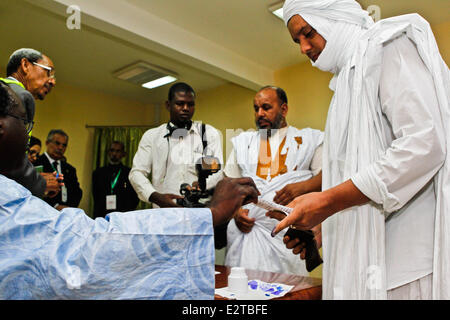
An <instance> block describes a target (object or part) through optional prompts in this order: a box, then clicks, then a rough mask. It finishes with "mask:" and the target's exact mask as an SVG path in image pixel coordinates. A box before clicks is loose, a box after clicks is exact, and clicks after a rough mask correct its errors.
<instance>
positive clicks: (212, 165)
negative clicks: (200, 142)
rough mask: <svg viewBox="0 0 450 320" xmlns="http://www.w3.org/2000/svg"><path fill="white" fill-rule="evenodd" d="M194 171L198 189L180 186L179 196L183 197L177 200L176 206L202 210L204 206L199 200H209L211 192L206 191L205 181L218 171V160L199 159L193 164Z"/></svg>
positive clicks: (208, 157) (212, 158) (184, 185)
mask: <svg viewBox="0 0 450 320" xmlns="http://www.w3.org/2000/svg"><path fill="white" fill-rule="evenodd" d="M195 170H196V171H197V175H198V186H199V189H197V188H193V187H191V186H190V185H189V184H187V183H183V184H181V186H180V194H181V195H182V196H184V198H182V199H177V204H178V205H180V206H182V207H185V208H204V207H206V205H205V204H204V203H201V202H200V199H206V198H209V197H210V196H211V195H212V193H213V190H209V191H208V190H206V179H207V178H208V177H209V176H210V175H212V174H214V173H216V172H218V171H219V170H220V162H219V159H217V158H216V157H212V156H205V157H202V158H200V159H199V160H198V161H197V163H196V164H195Z"/></svg>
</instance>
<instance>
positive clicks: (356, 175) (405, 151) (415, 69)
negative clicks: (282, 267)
mask: <svg viewBox="0 0 450 320" xmlns="http://www.w3.org/2000/svg"><path fill="white" fill-rule="evenodd" d="M283 12H284V20H285V22H286V25H287V27H288V29H289V31H290V34H291V37H292V39H293V40H294V42H296V43H298V44H299V45H300V48H301V51H302V53H304V54H306V55H308V57H309V58H310V59H311V61H312V63H313V65H314V66H316V67H318V68H320V69H321V70H323V71H329V72H332V73H334V74H335V76H334V78H333V79H332V81H331V83H330V88H332V89H333V90H334V96H333V99H332V101H331V104H330V110H329V112H328V119H327V126H326V130H325V140H324V153H323V168H322V170H323V188H322V189H323V190H324V191H323V192H318V193H311V194H307V195H304V196H301V197H298V198H296V199H295V200H294V201H293V202H292V203H291V204H290V205H289V206H291V207H293V208H294V210H293V212H292V213H291V214H290V215H289V216H288V217H287V218H285V219H283V221H282V222H280V223H279V225H278V226H277V227H276V228H275V229H274V232H273V234H276V233H277V232H279V231H280V230H281V229H283V228H285V227H286V226H289V225H292V224H294V225H295V226H296V227H297V228H302V229H309V228H311V227H313V226H314V225H316V224H319V223H321V222H322V235H323V241H322V243H323V252H324V267H323V298H324V299H386V298H389V299H430V298H433V299H450V276H449V274H450V273H449V272H448V268H449V265H448V261H449V259H450V252H449V247H450V239H449V236H448V234H449V232H448V231H449V230H450V223H449V218H450V217H449V215H450V204H449V196H448V195H449V193H448V189H449V185H450V181H449V179H450V174H449V171H450V169H449V152H448V150H449V123H450V111H449V103H448V97H449V83H450V81H449V79H450V78H449V70H448V67H447V65H446V64H445V62H444V61H443V60H442V57H441V56H440V54H439V50H438V47H437V44H436V41H435V39H434V36H433V33H432V31H431V28H430V26H429V24H428V23H427V22H426V21H425V20H424V19H423V18H421V17H420V16H419V15H417V14H411V15H405V16H399V17H393V18H389V19H384V20H381V21H379V22H378V23H376V24H374V23H373V21H372V20H371V19H370V17H369V15H368V13H367V12H366V11H364V10H362V9H361V7H360V5H359V4H358V3H356V2H355V1H352V0H335V1H321V0H315V1H311V0H303V1H297V0H287V1H286V2H285V4H284V8H283ZM446 150H447V151H446ZM272 216H274V217H277V218H278V219H280V218H283V217H280V216H279V215H277V214H275V213H274V214H272ZM324 220H325V221H324ZM288 247H290V248H292V247H295V244H289V243H288Z"/></svg>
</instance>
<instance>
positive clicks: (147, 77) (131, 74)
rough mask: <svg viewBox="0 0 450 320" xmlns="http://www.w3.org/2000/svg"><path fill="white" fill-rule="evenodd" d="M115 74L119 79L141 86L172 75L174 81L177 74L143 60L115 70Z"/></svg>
mask: <svg viewBox="0 0 450 320" xmlns="http://www.w3.org/2000/svg"><path fill="white" fill-rule="evenodd" d="M113 75H114V77H116V78H118V79H121V80H125V81H128V82H131V83H134V84H137V85H140V86H143V85H144V84H147V83H149V82H152V81H155V80H158V79H161V78H166V77H170V79H173V80H172V81H175V80H176V74H175V73H174V72H172V71H169V70H165V69H163V68H161V67H158V66H154V65H151V64H149V63H146V62H141V61H140V62H136V63H133V64H132V65H129V66H127V67H124V68H122V69H120V70H118V71H116V72H114V73H113ZM172 81H171V82H172ZM166 83H167V82H166ZM147 87H148V86H147Z"/></svg>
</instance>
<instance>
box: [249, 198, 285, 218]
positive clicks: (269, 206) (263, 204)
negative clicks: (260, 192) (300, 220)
mask: <svg viewBox="0 0 450 320" xmlns="http://www.w3.org/2000/svg"><path fill="white" fill-rule="evenodd" d="M255 205H256V206H258V207H260V208H263V209H266V210H268V211H281V212H283V213H285V214H286V215H288V214H290V213H291V212H292V208H289V207H285V206H282V205H281V204H278V203H275V202H272V201H268V200H264V199H262V198H261V197H259V198H258V203H257V204H255Z"/></svg>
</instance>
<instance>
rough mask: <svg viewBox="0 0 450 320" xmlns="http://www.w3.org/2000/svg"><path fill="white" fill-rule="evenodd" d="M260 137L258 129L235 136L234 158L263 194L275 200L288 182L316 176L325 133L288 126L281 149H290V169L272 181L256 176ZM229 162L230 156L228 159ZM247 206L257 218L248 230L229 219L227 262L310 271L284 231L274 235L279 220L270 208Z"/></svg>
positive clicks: (251, 214) (288, 163)
mask: <svg viewBox="0 0 450 320" xmlns="http://www.w3.org/2000/svg"><path fill="white" fill-rule="evenodd" d="M295 137H302V144H300V145H299V144H298V143H297V141H296V139H295ZM280 140H282V139H280ZM259 141H260V136H259V133H258V132H245V133H243V134H241V135H239V136H237V137H235V138H233V139H232V143H233V148H234V149H233V152H235V155H236V160H235V161H236V162H237V164H238V165H239V167H240V169H241V175H242V176H250V177H252V178H253V180H254V181H255V184H256V186H257V188H258V190H259V191H260V192H261V197H262V198H263V199H266V200H269V201H273V198H274V196H275V191H278V190H281V189H282V188H283V187H284V186H286V185H287V184H291V183H296V182H300V181H303V180H307V179H309V178H311V177H312V176H313V173H312V171H311V170H310V169H311V168H310V164H311V161H312V159H313V156H314V152H315V150H316V149H317V148H318V147H319V146H320V145H321V144H322V141H323V133H322V132H321V131H319V130H313V129H309V128H306V129H301V130H299V129H296V128H294V127H288V130H287V133H286V143H285V145H284V148H283V150H282V151H281V154H286V152H287V156H286V162H285V164H286V167H287V173H285V174H281V175H278V176H276V177H274V178H272V179H271V180H270V181H267V180H264V179H262V178H260V177H258V176H256V170H257V165H258V155H259ZM280 142H281V141H280ZM271 144H272V143H271ZM271 146H272V145H271ZM274 149H278V148H276V147H274ZM272 154H274V153H272ZM230 157H231V156H230ZM228 166H230V160H229V161H227V167H228ZM227 167H226V168H225V173H227ZM294 169H295V170H294ZM244 209H249V214H248V216H249V217H251V218H255V219H256V220H255V224H254V226H253V228H252V230H251V231H250V232H249V233H243V232H241V231H240V230H239V229H238V228H237V226H236V223H235V221H234V220H232V221H230V223H229V225H228V229H227V251H226V257H225V264H226V265H228V266H240V267H245V268H248V269H255V270H262V271H270V272H280V273H290V274H299V275H308V271H307V270H306V267H305V262H304V261H301V260H300V259H299V257H298V256H296V255H294V254H292V251H291V250H289V249H287V248H286V246H285V245H284V243H283V234H284V233H279V234H278V235H277V236H276V237H275V238H272V236H271V231H272V229H273V228H274V227H275V226H276V224H277V223H278V221H277V220H275V219H271V218H268V217H266V216H265V214H266V212H267V210H264V209H261V208H259V207H256V206H254V205H253V204H249V205H247V206H245V207H244Z"/></svg>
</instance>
